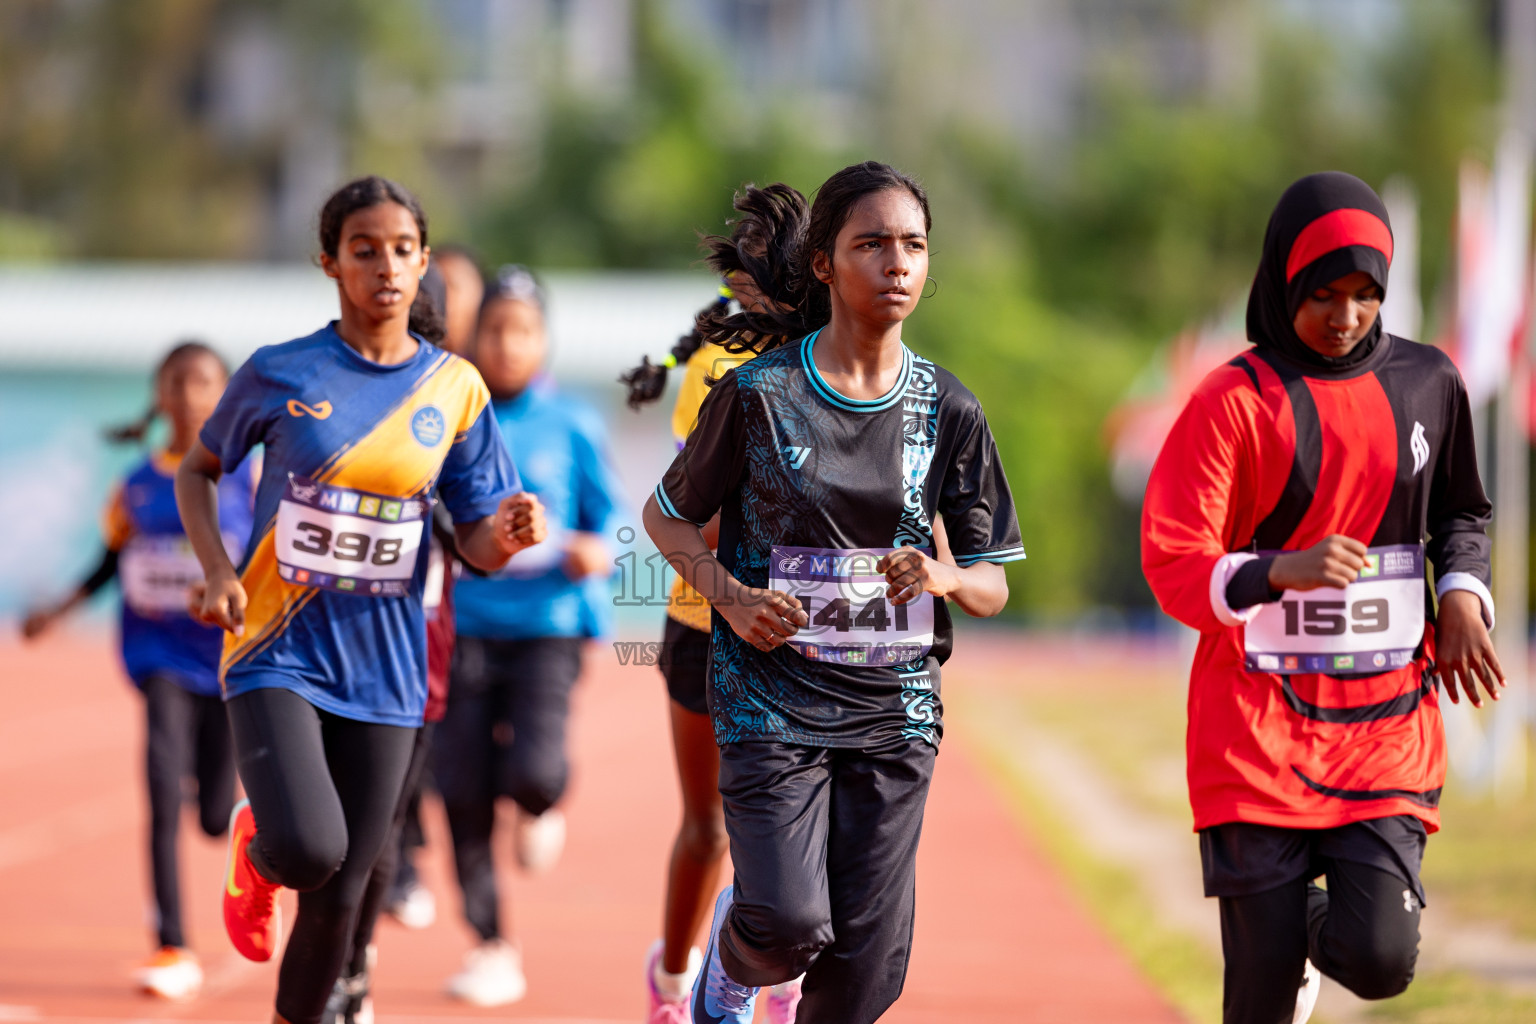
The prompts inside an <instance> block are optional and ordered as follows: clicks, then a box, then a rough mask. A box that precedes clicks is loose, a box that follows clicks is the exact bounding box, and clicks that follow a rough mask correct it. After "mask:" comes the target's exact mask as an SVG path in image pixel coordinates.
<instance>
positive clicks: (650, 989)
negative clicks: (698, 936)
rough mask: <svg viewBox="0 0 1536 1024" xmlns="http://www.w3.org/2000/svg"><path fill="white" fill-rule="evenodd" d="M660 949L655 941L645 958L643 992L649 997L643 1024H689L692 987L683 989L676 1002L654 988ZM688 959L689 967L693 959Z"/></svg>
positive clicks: (659, 942)
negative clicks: (689, 994) (689, 1002)
mask: <svg viewBox="0 0 1536 1024" xmlns="http://www.w3.org/2000/svg"><path fill="white" fill-rule="evenodd" d="M662 948H663V947H662V942H661V940H660V939H657V940H656V942H655V943H654V944H653V945H652V946H651V951H650V953H649V954H648V955H647V956H646V958H645V992H646V995H647V996H648V997H649V1001H648V1004H647V1005H648V1006H649V1010H647V1012H646V1015H645V1024H691V1021H690V1020H689V1018H688V993H689V991H691V990H692V988H693V986H692V985H689V986H687V988H685V989H683V994H682V996H681V997H679V998H678V999H676V1000H672V999H668V998H667V997H666V996H664V995H662V993H661V990H660V989H658V988H657V987H656V969H657V968H658V967H659V966H661V954H662ZM695 952H697V951H695ZM689 959H690V963H689V966H690V967H691V966H693V964H692V960H693V958H692V957H690V958H689Z"/></svg>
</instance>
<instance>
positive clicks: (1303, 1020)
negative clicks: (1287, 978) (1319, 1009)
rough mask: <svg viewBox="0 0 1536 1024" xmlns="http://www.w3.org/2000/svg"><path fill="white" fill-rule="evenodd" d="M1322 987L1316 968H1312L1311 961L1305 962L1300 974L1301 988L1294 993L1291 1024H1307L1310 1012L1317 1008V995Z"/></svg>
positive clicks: (1321, 977)
mask: <svg viewBox="0 0 1536 1024" xmlns="http://www.w3.org/2000/svg"><path fill="white" fill-rule="evenodd" d="M1322 987H1323V976H1322V975H1321V974H1319V973H1318V971H1317V968H1316V967H1313V966H1312V961H1311V960H1308V961H1307V966H1306V968H1305V969H1304V970H1303V971H1302V974H1301V988H1300V990H1299V991H1297V993H1296V1014H1295V1016H1293V1017H1292V1018H1291V1024H1307V1020H1308V1019H1309V1018H1311V1016H1312V1011H1313V1009H1314V1008H1316V1006H1317V993H1318V992H1319V991H1321V989H1322Z"/></svg>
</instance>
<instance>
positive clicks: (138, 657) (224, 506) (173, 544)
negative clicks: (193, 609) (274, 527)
mask: <svg viewBox="0 0 1536 1024" xmlns="http://www.w3.org/2000/svg"><path fill="white" fill-rule="evenodd" d="M180 463H181V457H180V456H175V455H170V454H167V453H165V452H160V453H158V454H155V455H152V456H150V457H149V458H147V459H145V460H144V461H143V462H141V463H140V464H139V465H138V466H137V467H136V468H135V469H134V470H133V472H131V473H129V474H128V476H127V477H126V478H125V479H124V480H123V482H122V484H121V485H119V486H118V488H117V489H116V490H115V491H113V492H112V497H111V499H110V500H109V501H108V503H107V508H106V512H105V514H104V515H103V517H102V519H103V522H102V532H103V534H104V537H103V539H104V540H105V541H106V545H107V547H108V548H109V549H110V550H112V551H115V552H117V555H118V563H117V575H118V582H119V583H120V584H121V586H122V591H123V609H122V634H121V639H122V654H123V667H124V668H125V669H126V670H127V672H128V678H130V679H132V680H133V683H134V685H135V686H143V685H144V683H145V681H146V680H147V679H149V677H150V676H152V675H161V674H163V675H167V676H170V677H171V678H172V679H174V680H175V681H176V683H177V684H179V685H180V686H181V687H182V689H185V690H189V691H191V692H192V693H196V694H201V695H203V696H210V697H211V696H214V695H216V694H218V692H219V650H220V647H221V645H222V643H223V639H222V636H221V632H220V630H218V629H216V628H214V627H212V626H204V625H202V624H201V623H199V622H197V621H196V620H194V619H193V618H192V616H191V615H189V614H187V591H188V589H189V588H190V587H191V586H192V584H193V583H195V582H197V581H198V580H201V579H202V578H203V570H202V566H200V565H199V564H198V562H197V556H196V555H194V554H193V553H192V547H191V545H190V544H189V543H188V542H187V535H186V533H185V532H184V531H183V530H182V527H181V517H180V516H179V515H177V512H176V467H177V466H178V465H180ZM252 478H253V467H252V466H251V465H250V464H249V463H247V464H246V465H243V466H240V467H239V468H238V469H236V470H235V471H234V472H233V473H227V474H225V476H224V479H222V480H220V481H219V532H220V533H221V534H223V536H224V546H225V548H226V549H228V551H229V553H230V557H231V558H234V559H239V558H240V557H241V553H242V552H243V551H244V550H245V543H246V541H247V540H248V539H249V538H250V535H251V491H252Z"/></svg>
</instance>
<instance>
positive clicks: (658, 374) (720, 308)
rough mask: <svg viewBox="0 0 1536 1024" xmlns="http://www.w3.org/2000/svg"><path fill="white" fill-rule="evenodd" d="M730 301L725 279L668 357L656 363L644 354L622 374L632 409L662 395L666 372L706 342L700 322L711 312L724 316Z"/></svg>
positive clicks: (620, 377)
mask: <svg viewBox="0 0 1536 1024" xmlns="http://www.w3.org/2000/svg"><path fill="white" fill-rule="evenodd" d="M730 304H731V286H730V282H726V283H724V284H721V285H720V291H719V293H718V294H717V295H716V297H715V299H714V301H713V302H711V303H710V304H709V305H707V306H705V307H704V308H703V309H701V310H700V311H699V312H698V314H697V315H696V316H695V317H694V321H695V326H694V328H693V330H691V331H689V332H688V333H687V334H685V335H683V336H682V337H681V338H678V339H677V344H675V345H673V346H672V350H671V351H670V352H668V353H667V356H666V358H665V359H663V360H662V361H661V362H659V363H653V362H651V357H650V356H642V357H641V358H640V365H639V366H636V367H635V368H634V369H631V370H625V371H624V372H623V373H621V374H619V383H620V384H623V385H624V386H625V388H626V389H627V390H628V394H627V395H626V396H625V401H626V402H628V403H629V407H630V408H631V409H634V410H635V411H637V412H638V411H639V410H640V408H641V407H642V406H645V405H648V404H650V403H651V402H654V401H656V399H658V398H660V397H661V395H662V392H664V391H666V390H667V371H669V370H671V369H672V368H673V367H675V366H681V365H682V364H684V363H686V362H687V361H688V360H690V359H692V358H693V354H694V353H695V352H697V351H698V350H699V348H700V347H701V346H702V345H703V344H704V335H703V334H701V333H699V328H698V326H697V324H698V322H699V321H702V320H703V319H704V318H705V317H708V316H711V315H723V314H724V311H725V309H726V308H727V307H728V306H730Z"/></svg>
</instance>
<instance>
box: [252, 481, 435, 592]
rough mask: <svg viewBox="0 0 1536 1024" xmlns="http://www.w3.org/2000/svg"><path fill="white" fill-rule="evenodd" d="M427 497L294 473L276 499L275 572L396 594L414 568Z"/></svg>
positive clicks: (329, 585) (406, 588)
mask: <svg viewBox="0 0 1536 1024" xmlns="http://www.w3.org/2000/svg"><path fill="white" fill-rule="evenodd" d="M426 516H427V502H426V501H424V500H422V499H419V498H391V497H388V496H385V495H380V494H368V493H366V492H364V491H354V490H351V489H350V488H346V487H330V486H327V485H325V484H320V483H316V482H315V481H313V480H310V479H308V478H306V477H302V476H298V475H294V474H290V475H289V477H288V487H287V489H286V490H285V491H284V492H283V500H282V501H281V502H280V503H279V504H278V506H277V528H276V541H277V566H278V573H279V575H281V576H282V578H283V579H285V580H287V581H288V582H290V583H298V584H302V585H304V586H310V587H323V588H325V589H326V590H336V591H340V592H342V593H349V594H365V595H369V596H374V597H399V596H402V595H404V594H407V593H409V592H410V583H411V578H412V577H413V576H414V575H415V574H416V554H417V551H418V550H419V549H420V547H421V540H422V533H423V524H424V522H425V520H426Z"/></svg>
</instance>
